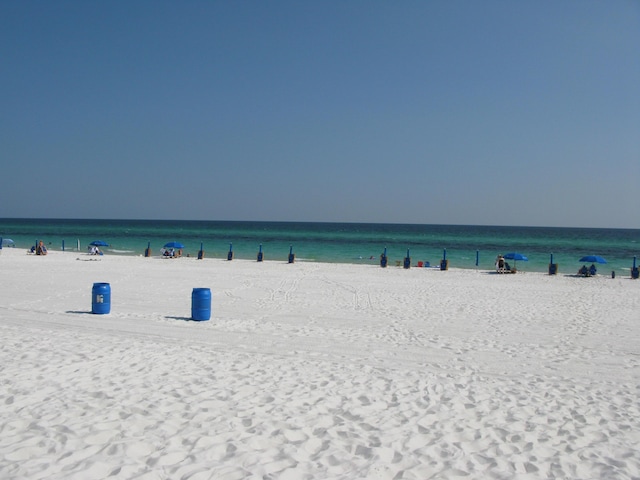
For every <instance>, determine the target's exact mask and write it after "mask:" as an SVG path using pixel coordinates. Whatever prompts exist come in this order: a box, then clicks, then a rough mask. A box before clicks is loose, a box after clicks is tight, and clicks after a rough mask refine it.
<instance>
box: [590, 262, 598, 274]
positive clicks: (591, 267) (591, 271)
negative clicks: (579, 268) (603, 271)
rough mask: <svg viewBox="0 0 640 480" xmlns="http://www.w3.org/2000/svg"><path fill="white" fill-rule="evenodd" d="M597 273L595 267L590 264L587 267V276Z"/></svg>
mask: <svg viewBox="0 0 640 480" xmlns="http://www.w3.org/2000/svg"><path fill="white" fill-rule="evenodd" d="M597 272H598V269H597V268H596V266H595V265H594V264H593V263H592V264H591V266H590V267H589V275H591V276H594V275H595V274H596V273H597Z"/></svg>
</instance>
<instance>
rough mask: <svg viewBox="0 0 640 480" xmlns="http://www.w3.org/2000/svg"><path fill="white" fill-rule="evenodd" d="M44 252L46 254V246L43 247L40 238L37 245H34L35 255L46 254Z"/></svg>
mask: <svg viewBox="0 0 640 480" xmlns="http://www.w3.org/2000/svg"><path fill="white" fill-rule="evenodd" d="M46 254H47V247H45V246H44V243H43V241H42V240H40V241H39V242H38V246H37V247H36V255H46Z"/></svg>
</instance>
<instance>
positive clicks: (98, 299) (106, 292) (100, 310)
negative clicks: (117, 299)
mask: <svg viewBox="0 0 640 480" xmlns="http://www.w3.org/2000/svg"><path fill="white" fill-rule="evenodd" d="M110 311H111V285H109V284H108V283H94V284H93V288H92V289H91V313H96V314H98V315H104V314H105V313H109V312H110Z"/></svg>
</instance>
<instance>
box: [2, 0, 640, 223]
mask: <svg viewBox="0 0 640 480" xmlns="http://www.w3.org/2000/svg"><path fill="white" fill-rule="evenodd" d="M0 58H1V59H2V60H1V61H0V158H1V162H0V163H1V164H2V167H1V172H2V173H1V176H0V217H53V218H134V219H136V218H146V219H195V220H199V219H203V220H280V221H345V222H383V223H426V224H432V223H433V224H486V225H542V226H584V227H622V228H640V215H639V211H640V208H639V207H640V2H638V1H636V0H628V1H625V0H614V1H612V2H603V1H600V0H598V1H591V0H562V1H557V2H556V1H511V0H504V1H495V0H487V1H472V0H469V1H451V2H450V1H426V0H420V1H411V0H407V1H402V2H392V1H376V0H368V1H357V0H354V1H325V2H304V1H302V2H301V1H272V2H263V1H237V2H236V1H233V2H230V1H207V2H204V1H203V2H200V1H187V2H163V1H135V2H128V1H126V2H125V1H113V2H84V1H77V2H69V1H56V2H41V1H29V0H27V1H20V2H12V1H1V2H0Z"/></svg>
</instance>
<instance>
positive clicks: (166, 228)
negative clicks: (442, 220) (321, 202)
mask: <svg viewBox="0 0 640 480" xmlns="http://www.w3.org/2000/svg"><path fill="white" fill-rule="evenodd" d="M0 236H1V237H3V238H11V239H12V240H13V241H14V242H15V245H16V248H21V249H25V250H26V249H28V248H29V247H30V246H31V245H34V244H35V242H36V241H37V240H43V241H44V242H45V243H46V244H47V245H48V247H49V249H53V250H63V249H64V250H65V251H70V252H77V251H78V245H80V251H81V252H86V251H87V246H88V244H89V243H90V242H92V241H94V240H104V241H106V242H108V243H109V247H106V248H104V249H103V250H104V251H105V253H106V254H109V253H110V252H111V253H118V254H122V255H143V254H144V251H145V249H146V248H147V246H150V247H151V251H152V254H153V255H158V254H159V252H160V249H161V248H162V246H163V245H164V244H165V243H167V242H170V241H177V242H181V243H182V244H184V246H185V249H184V254H185V255H190V256H196V255H197V253H198V250H200V245H201V244H202V246H203V249H204V251H205V257H206V258H224V259H226V258H227V253H228V252H229V249H230V248H232V249H233V253H234V258H243V259H255V258H256V254H257V252H258V250H259V248H260V245H262V249H263V253H264V259H265V260H281V261H287V258H288V255H289V251H290V250H292V251H293V253H295V255H296V261H316V262H332V263H354V264H358V263H364V264H378V262H379V256H380V254H381V253H382V252H383V250H384V249H385V248H386V249H387V254H388V258H389V264H390V265H395V264H396V262H397V261H402V259H403V258H404V257H405V256H406V255H407V250H408V251H409V254H410V256H411V259H412V264H413V265H415V264H416V263H417V262H418V261H423V262H430V263H431V264H432V265H439V263H440V260H441V259H442V258H443V256H444V255H445V250H446V258H447V259H448V260H449V266H450V267H452V268H468V269H475V268H478V269H492V268H493V265H494V263H495V258H496V255H497V254H505V253H508V252H519V253H522V254H524V255H526V256H527V257H528V259H529V260H528V261H527V262H524V261H518V262H517V268H518V269H519V270H524V271H537V272H546V271H547V268H548V264H549V260H550V255H551V254H553V260H554V263H558V264H559V271H560V273H574V272H575V271H577V270H578V268H579V267H580V266H581V264H580V262H579V259H580V257H582V256H584V255H590V254H594V255H600V256H602V257H604V258H605V259H606V260H607V264H606V265H601V266H600V267H599V270H600V272H607V273H610V271H612V270H615V271H617V272H618V273H620V274H626V273H628V271H629V269H630V267H631V266H632V264H633V257H634V256H640V230H635V229H597V228H551V227H491V226H473V225H400V224H358V223H298V222H228V221H157V220H57V219H56V220H52V219H0ZM5 248H7V247H5ZM476 258H477V259H478V262H477V265H476Z"/></svg>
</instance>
